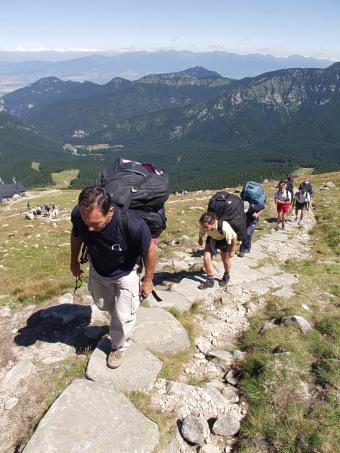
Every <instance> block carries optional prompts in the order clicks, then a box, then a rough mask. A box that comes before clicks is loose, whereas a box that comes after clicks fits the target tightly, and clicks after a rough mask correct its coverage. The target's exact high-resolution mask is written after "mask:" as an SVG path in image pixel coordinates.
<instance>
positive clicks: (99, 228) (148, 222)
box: [70, 157, 309, 369]
mask: <svg viewBox="0 0 340 453" xmlns="http://www.w3.org/2000/svg"><path fill="white" fill-rule="evenodd" d="M282 187H283V190H284V192H287V186H286V187H285V186H282ZM156 189H157V190H156ZM280 191H281V187H280V189H279V192H280ZM150 194H152V195H153V196H151V195H150ZM168 196H169V184H168V177H167V175H166V174H165V173H164V172H162V171H158V170H156V169H155V168H154V167H153V166H152V165H151V164H141V163H139V162H135V161H130V160H127V159H124V158H121V157H119V158H117V160H116V161H115V162H114V163H113V165H111V166H110V167H107V168H106V169H104V170H102V171H101V172H100V173H99V174H98V175H97V178H96V182H95V186H91V187H87V188H85V189H83V190H82V192H81V193H80V195H79V198H78V204H77V205H76V206H75V207H74V209H73V210H72V213H71V221H72V232H71V260H70V270H71V272H72V274H73V275H74V276H75V278H76V287H75V289H77V288H79V286H80V285H81V282H82V275H83V270H82V269H81V265H82V264H84V263H85V262H86V261H89V267H90V268H89V279H88V289H89V291H90V293H91V296H92V298H93V301H94V303H95V304H96V305H97V307H98V308H99V309H100V310H103V311H108V312H109V314H110V317H111V320H110V327H109V333H110V338H111V350H110V352H109V353H108V355H107V359H106V363H107V366H108V367H109V368H113V369H114V368H117V367H119V366H120V365H121V364H122V361H123V355H124V352H125V350H126V349H127V348H128V346H129V344H130V341H131V337H132V331H133V327H134V325H135V321H136V313H137V310H138V308H139V304H140V301H141V300H142V299H145V298H147V297H148V296H149V295H150V294H151V293H152V294H153V295H154V297H156V296H155V294H156V293H155V290H154V285H153V276H154V271H155V265H156V248H155V242H156V239H157V238H158V237H159V235H160V234H161V232H162V231H163V230H164V228H165V226H166V223H165V222H166V217H165V215H164V214H165V212H164V204H165V202H166V200H167V199H168ZM279 197H281V195H279ZM286 199H289V200H291V199H292V196H291V197H290V198H289V197H288V196H287V195H286V194H285V196H284V200H286ZM244 200H246V201H248V203H249V209H248V211H247V213H245V212H244ZM287 202H288V201H287ZM265 203H266V197H265V195H264V191H263V188H262V187H261V185H260V184H258V183H256V182H254V181H248V182H247V184H246V185H245V186H244V188H243V189H242V193H241V196H240V197H239V196H237V195H235V194H232V193H229V192H223V191H222V192H217V193H216V194H215V195H214V196H213V197H211V199H210V201H209V204H208V209H207V212H206V213H205V214H203V215H202V216H201V217H200V219H199V238H198V243H199V245H200V246H201V245H203V238H204V236H205V235H207V238H206V242H205V249H204V268H205V271H206V275H207V278H206V280H205V281H204V282H203V283H201V284H200V285H199V288H200V289H203V290H204V289H207V288H212V287H213V286H214V278H213V267H212V259H213V256H214V255H215V253H216V251H217V250H220V252H221V258H222V262H223V266H224V274H223V277H222V279H221V280H220V283H219V284H220V286H221V287H226V286H227V285H228V282H229V280H230V270H231V258H232V257H233V256H234V255H235V253H236V247H237V242H238V241H239V242H241V247H240V251H239V256H240V257H242V256H244V253H248V252H250V250H251V239H252V235H253V233H254V230H255V227H256V224H257V222H258V221H259V216H260V215H261V213H262V212H263V210H264V209H265ZM284 203H286V201H285V202H284ZM299 203H304V202H303V201H301V199H300V198H299ZM278 204H280V205H281V204H282V203H278ZM146 205H147V206H146ZM308 206H309V205H308ZM146 207H147V208H148V209H145V208H146ZM296 207H297V208H298V209H300V208H301V205H300V204H299V205H296ZM280 210H281V208H280ZM141 258H142V259H141ZM143 263H144V275H143V276H142V270H141V266H142V264H143ZM156 295H157V294H156ZM156 300H158V299H156Z"/></svg>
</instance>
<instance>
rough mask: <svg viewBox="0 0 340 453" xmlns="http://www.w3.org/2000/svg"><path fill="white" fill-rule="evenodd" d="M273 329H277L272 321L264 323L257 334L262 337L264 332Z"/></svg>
mask: <svg viewBox="0 0 340 453" xmlns="http://www.w3.org/2000/svg"><path fill="white" fill-rule="evenodd" d="M273 327H277V324H275V323H274V322H273V321H266V322H265V323H264V324H263V326H262V327H261V329H260V332H259V334H260V335H262V334H264V332H265V331H266V330H268V329H272V328H273Z"/></svg>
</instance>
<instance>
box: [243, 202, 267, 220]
mask: <svg viewBox="0 0 340 453" xmlns="http://www.w3.org/2000/svg"><path fill="white" fill-rule="evenodd" d="M265 207H266V206H265V205H264V204H262V203H257V204H251V205H250V206H249V209H248V211H247V212H246V216H247V223H250V222H253V221H254V220H257V219H256V218H255V217H253V214H254V213H255V212H260V211H262V210H263V209H265Z"/></svg>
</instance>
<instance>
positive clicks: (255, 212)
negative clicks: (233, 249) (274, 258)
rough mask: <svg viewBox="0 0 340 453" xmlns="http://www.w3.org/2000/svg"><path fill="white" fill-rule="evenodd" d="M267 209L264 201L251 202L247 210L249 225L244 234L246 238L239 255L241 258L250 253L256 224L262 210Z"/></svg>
mask: <svg viewBox="0 0 340 453" xmlns="http://www.w3.org/2000/svg"><path fill="white" fill-rule="evenodd" d="M264 210H265V205H264V204H262V203H258V204H251V205H250V206H249V209H248V211H247V212H246V217H247V227H246V232H245V235H244V239H243V241H242V243H241V246H240V251H239V254H238V256H239V257H240V258H243V257H244V254H245V253H250V249H251V238H252V237H253V234H254V231H255V228H256V225H257V223H258V221H259V217H260V215H261V214H262V212H263V211H264Z"/></svg>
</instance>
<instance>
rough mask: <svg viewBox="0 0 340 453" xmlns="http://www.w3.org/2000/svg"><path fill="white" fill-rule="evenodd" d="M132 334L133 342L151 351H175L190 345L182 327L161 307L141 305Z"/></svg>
mask: <svg viewBox="0 0 340 453" xmlns="http://www.w3.org/2000/svg"><path fill="white" fill-rule="evenodd" d="M132 335H133V341H134V342H135V343H138V344H139V345H141V346H143V347H144V348H146V349H149V350H151V351H157V352H171V353H176V352H179V351H183V350H185V349H188V348H189V347H190V341H189V337H188V334H187V332H186V330H185V329H184V327H183V326H182V325H181V324H180V323H179V322H178V321H177V319H176V318H175V317H174V316H173V315H172V314H171V313H168V312H167V311H165V310H162V309H161V308H144V307H141V308H140V309H139V310H138V312H137V321H136V325H135V327H134V330H133V334H132Z"/></svg>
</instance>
